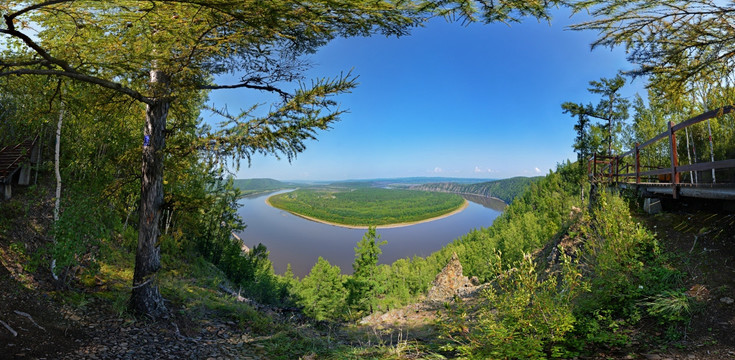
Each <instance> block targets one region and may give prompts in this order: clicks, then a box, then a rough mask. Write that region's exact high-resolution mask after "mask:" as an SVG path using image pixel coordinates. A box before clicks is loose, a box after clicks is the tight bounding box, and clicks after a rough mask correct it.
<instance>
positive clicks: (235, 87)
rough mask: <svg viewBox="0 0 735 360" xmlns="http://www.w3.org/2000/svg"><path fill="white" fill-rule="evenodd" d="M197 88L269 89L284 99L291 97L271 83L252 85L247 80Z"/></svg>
mask: <svg viewBox="0 0 735 360" xmlns="http://www.w3.org/2000/svg"><path fill="white" fill-rule="evenodd" d="M197 88H198V89H199V90H220V89H241V88H246V89H253V90H262V91H269V92H273V93H277V94H279V95H281V96H282V97H283V98H284V99H287V98H289V97H291V94H289V93H287V92H285V91H283V90H281V89H279V88H277V87H274V86H271V85H254V84H251V83H248V82H244V83H240V84H233V85H216V84H215V85H200V86H198V87H197Z"/></svg>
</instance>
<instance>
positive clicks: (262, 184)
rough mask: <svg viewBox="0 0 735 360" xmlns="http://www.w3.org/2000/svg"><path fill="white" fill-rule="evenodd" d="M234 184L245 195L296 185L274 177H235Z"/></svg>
mask: <svg viewBox="0 0 735 360" xmlns="http://www.w3.org/2000/svg"><path fill="white" fill-rule="evenodd" d="M234 185H235V187H236V188H239V189H240V191H241V192H242V194H243V195H252V194H256V193H261V192H267V191H275V190H282V189H288V188H292V187H294V184H291V183H285V182H282V181H278V180H274V179H235V181H234Z"/></svg>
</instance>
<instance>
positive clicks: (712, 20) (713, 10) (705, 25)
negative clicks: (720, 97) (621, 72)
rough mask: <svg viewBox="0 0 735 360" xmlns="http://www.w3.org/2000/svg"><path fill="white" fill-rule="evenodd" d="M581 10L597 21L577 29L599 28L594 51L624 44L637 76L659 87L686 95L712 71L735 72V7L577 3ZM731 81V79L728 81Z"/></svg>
mask: <svg viewBox="0 0 735 360" xmlns="http://www.w3.org/2000/svg"><path fill="white" fill-rule="evenodd" d="M570 4H571V5H573V6H574V7H575V9H576V10H577V11H589V12H590V13H591V15H592V16H593V19H592V20H590V21H587V22H583V23H581V24H577V25H574V26H572V27H571V28H572V29H574V30H594V31H595V32H596V33H598V34H599V38H598V39H597V40H596V41H595V42H594V43H593V44H592V45H593V47H597V46H605V47H613V46H617V45H625V47H626V49H627V50H628V51H627V55H628V60H629V61H630V62H631V63H633V64H637V65H638V66H639V68H638V69H637V70H636V71H635V72H634V74H636V75H643V74H646V75H653V76H651V78H650V80H651V83H652V84H654V86H657V87H660V86H662V85H663V86H665V87H666V88H667V92H670V93H674V94H675V93H683V92H685V91H686V83H687V82H688V81H689V80H691V79H696V78H697V77H699V76H701V75H706V74H709V73H711V72H713V71H721V70H722V69H728V68H730V69H731V68H732V67H733V65H734V64H735V52H733V43H732V41H731V38H732V36H733V32H734V31H733V28H732V27H731V26H729V24H728V21H729V19H730V16H731V13H732V11H733V10H734V6H733V4H732V3H731V2H721V1H718V0H697V1H691V0H668V1H652V0H577V1H572V2H570ZM725 81H728V80H725Z"/></svg>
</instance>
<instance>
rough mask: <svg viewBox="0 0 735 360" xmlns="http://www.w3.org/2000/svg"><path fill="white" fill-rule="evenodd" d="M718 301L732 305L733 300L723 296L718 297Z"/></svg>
mask: <svg viewBox="0 0 735 360" xmlns="http://www.w3.org/2000/svg"><path fill="white" fill-rule="evenodd" d="M720 302H723V303H725V304H727V305H732V303H734V302H735V300H733V299H732V298H731V297H727V296H725V297H723V298H720Z"/></svg>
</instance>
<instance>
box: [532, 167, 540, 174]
mask: <svg viewBox="0 0 735 360" xmlns="http://www.w3.org/2000/svg"><path fill="white" fill-rule="evenodd" d="M533 170H535V171H536V174H540V173H541V169H539V168H533Z"/></svg>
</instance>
